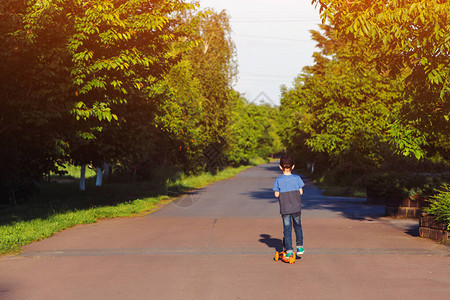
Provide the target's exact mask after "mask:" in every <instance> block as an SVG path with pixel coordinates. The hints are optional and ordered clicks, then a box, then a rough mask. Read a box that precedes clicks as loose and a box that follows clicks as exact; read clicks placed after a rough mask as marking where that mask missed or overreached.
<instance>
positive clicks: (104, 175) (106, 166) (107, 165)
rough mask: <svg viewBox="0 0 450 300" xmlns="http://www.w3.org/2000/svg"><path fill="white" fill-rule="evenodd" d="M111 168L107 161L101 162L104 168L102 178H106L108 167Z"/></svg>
mask: <svg viewBox="0 0 450 300" xmlns="http://www.w3.org/2000/svg"><path fill="white" fill-rule="evenodd" d="M110 168H111V165H110V164H108V163H103V169H105V173H104V174H103V177H104V178H107V177H108V176H109V169H110Z"/></svg>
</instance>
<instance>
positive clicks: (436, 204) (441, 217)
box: [424, 185, 450, 230]
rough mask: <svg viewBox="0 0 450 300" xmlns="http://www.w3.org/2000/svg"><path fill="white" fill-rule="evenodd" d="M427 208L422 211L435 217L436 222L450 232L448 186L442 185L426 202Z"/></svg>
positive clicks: (449, 190)
mask: <svg viewBox="0 0 450 300" xmlns="http://www.w3.org/2000/svg"><path fill="white" fill-rule="evenodd" d="M428 202H429V204H430V205H429V206H428V207H425V209H424V211H425V212H426V213H430V214H432V215H434V216H435V218H436V220H438V221H441V222H443V223H444V224H446V225H447V230H450V186H449V185H443V186H442V187H441V188H440V189H438V190H436V194H435V195H433V196H432V197H430V199H429V200H428Z"/></svg>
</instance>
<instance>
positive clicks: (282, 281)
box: [0, 164, 450, 300]
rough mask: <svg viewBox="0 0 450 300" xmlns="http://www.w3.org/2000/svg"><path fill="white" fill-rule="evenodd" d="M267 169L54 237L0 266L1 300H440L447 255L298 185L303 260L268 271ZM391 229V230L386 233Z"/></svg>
mask: <svg viewBox="0 0 450 300" xmlns="http://www.w3.org/2000/svg"><path fill="white" fill-rule="evenodd" d="M278 175H279V171H277V166H276V164H267V165H262V166H258V167H254V168H251V169H249V170H247V171H244V172H243V173H241V174H239V175H237V176H236V177H234V178H232V179H228V180H224V181H221V182H217V183H215V184H213V185H210V186H208V187H206V188H205V189H203V190H201V191H196V192H194V193H192V194H191V195H188V196H186V197H184V198H182V199H178V200H177V201H175V202H174V203H172V204H170V205H168V206H166V207H164V208H163V209H161V210H160V211H158V212H156V213H153V214H151V215H149V216H147V217H138V218H124V219H113V220H105V221H101V222H99V223H96V224H90V225H81V226H77V227H75V228H72V229H69V230H65V231H63V232H61V233H59V234H57V235H55V236H54V237H52V238H49V239H47V240H44V241H41V242H38V243H34V244H31V245H29V246H27V247H26V248H25V251H24V252H23V253H22V254H21V255H19V256H9V257H4V258H2V259H0V299H5V300H6V299H161V298H163V299H274V298H275V297H277V298H278V297H283V298H284V297H294V299H408V300H411V299H421V298H425V297H426V298H427V299H444V298H446V297H448V295H449V294H450V248H449V247H447V246H443V245H439V244H437V243H435V242H433V241H429V240H425V239H421V238H418V237H416V236H415V231H416V228H415V223H411V222H409V221H398V222H392V221H390V220H387V219H384V218H381V216H382V214H383V208H382V207H380V206H367V205H365V204H364V201H363V200H362V199H352V198H339V197H324V196H321V195H320V192H319V190H318V189H317V188H316V187H315V186H313V185H311V184H310V183H308V184H307V186H306V188H305V195H304V197H303V201H304V211H303V229H304V237H305V250H306V252H305V254H304V255H303V256H302V258H301V259H300V260H299V261H297V262H296V263H295V264H294V265H288V264H284V263H282V262H274V261H273V260H272V257H273V253H274V251H275V249H277V248H281V238H282V224H281V218H280V217H279V214H278V203H277V201H276V199H274V198H273V196H272V191H271V187H272V184H273V181H274V179H275V177H276V176H278ZM393 225H394V226H393Z"/></svg>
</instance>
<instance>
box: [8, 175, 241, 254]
mask: <svg viewBox="0 0 450 300" xmlns="http://www.w3.org/2000/svg"><path fill="white" fill-rule="evenodd" d="M249 167H250V166H242V167H238V168H226V169H224V170H222V171H220V172H218V173H217V174H215V175H212V174H209V173H205V174H201V175H197V176H186V175H183V174H179V176H178V179H176V180H172V181H167V182H166V184H161V183H155V182H120V181H119V182H116V181H111V182H108V181H107V182H106V183H105V184H104V186H102V187H101V188H97V187H96V186H95V178H91V179H89V180H87V182H86V191H85V192H82V191H79V189H78V181H76V180H72V181H70V180H69V181H64V182H63V183H58V182H42V183H41V184H40V185H39V188H40V192H39V193H38V194H35V195H33V197H32V198H31V199H30V200H29V201H27V202H26V203H19V204H18V205H17V206H8V207H4V208H3V209H0V254H13V253H18V252H20V251H21V249H22V246H24V245H27V244H29V243H32V242H35V241H39V240H42V239H45V238H48V237H50V236H52V235H54V234H55V233H57V232H59V231H61V230H64V229H66V228H69V227H72V226H75V225H78V224H87V223H95V222H97V220H99V219H104V218H115V217H129V216H134V215H138V214H148V213H150V212H152V211H153V210H155V209H156V208H157V207H158V204H160V203H162V202H165V201H169V199H170V198H169V196H167V190H168V189H170V191H171V196H173V195H174V193H175V195H176V194H182V193H185V192H187V191H189V190H191V189H193V188H201V187H204V186H206V185H208V184H211V183H213V182H215V181H218V180H222V179H226V178H230V177H233V176H234V175H236V174H237V173H239V172H241V171H243V170H245V169H247V168H249ZM165 185H167V187H166V186H165Z"/></svg>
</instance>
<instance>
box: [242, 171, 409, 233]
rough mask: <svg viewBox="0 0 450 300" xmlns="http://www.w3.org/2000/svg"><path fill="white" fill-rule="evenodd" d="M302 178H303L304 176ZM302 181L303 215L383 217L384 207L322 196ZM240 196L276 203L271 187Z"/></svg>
mask: <svg viewBox="0 0 450 300" xmlns="http://www.w3.org/2000/svg"><path fill="white" fill-rule="evenodd" d="M275 167H276V166H275ZM267 168H268V169H274V166H268V167H267ZM302 177H303V178H304V176H302ZM304 181H305V184H306V185H305V187H304V188H303V190H304V194H303V195H302V203H303V211H304V212H305V215H308V216H317V217H326V216H333V215H334V216H336V217H344V218H348V219H352V220H368V219H369V220H370V219H374V218H379V217H382V216H384V215H385V209H384V206H381V205H368V204H367V203H366V199H365V198H351V197H331V196H324V195H322V193H321V190H320V189H319V188H317V187H316V186H315V185H314V184H313V183H312V182H311V181H309V180H308V179H306V178H305V179H304ZM241 195H243V196H248V197H250V198H251V199H253V200H258V201H267V202H268V203H271V204H275V203H278V199H277V198H275V197H274V194H273V191H272V187H266V188H260V189H257V190H251V191H248V192H245V193H242V194H241ZM412 235H413V234H412Z"/></svg>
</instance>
